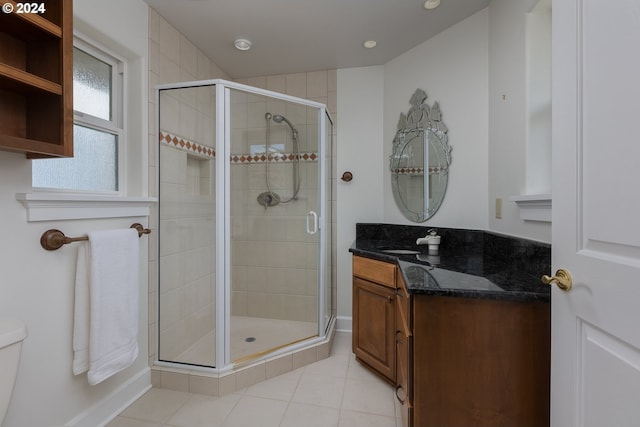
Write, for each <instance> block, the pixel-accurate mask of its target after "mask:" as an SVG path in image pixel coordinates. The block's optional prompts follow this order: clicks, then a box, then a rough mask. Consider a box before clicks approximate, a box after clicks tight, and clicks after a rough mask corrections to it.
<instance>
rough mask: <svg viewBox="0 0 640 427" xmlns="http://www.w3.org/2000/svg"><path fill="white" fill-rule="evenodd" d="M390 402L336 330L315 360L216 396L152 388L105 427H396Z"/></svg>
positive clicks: (386, 388)
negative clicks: (323, 353) (325, 352)
mask: <svg viewBox="0 0 640 427" xmlns="http://www.w3.org/2000/svg"><path fill="white" fill-rule="evenodd" d="M394 400H395V395H394V390H393V388H392V387H391V386H390V385H389V384H387V383H385V382H384V381H382V380H381V379H379V378H378V377H377V376H375V375H374V374H372V373H371V372H369V371H368V370H366V369H364V368H363V367H362V366H361V365H360V364H359V363H358V362H356V361H355V359H354V357H353V354H352V353H351V335H350V334H346V333H341V332H337V333H336V336H335V339H334V342H333V347H332V349H331V355H330V356H329V357H328V358H326V359H323V360H321V361H319V362H316V363H313V364H311V365H307V366H305V367H303V368H300V369H297V370H295V371H292V372H289V373H286V374H283V375H280V376H278V377H275V378H271V379H269V380H267V381H264V382H262V383H258V384H255V385H253V386H251V387H248V388H246V389H243V390H240V391H238V392H236V393H233V394H229V395H226V396H222V397H210V396H203V395H197V394H189V393H183V392H176V391H171V390H164V389H157V388H153V389H151V390H149V391H148V392H147V393H146V394H145V395H143V396H142V397H141V398H140V399H138V400H137V401H136V402H134V403H133V404H132V405H131V406H129V407H128V408H127V409H125V410H124V411H123V412H122V413H121V414H120V415H119V416H118V417H117V418H116V419H114V420H113V421H112V422H111V423H109V424H108V425H107V427H205V426H206V427H299V426H305V427H396V415H395V403H394Z"/></svg>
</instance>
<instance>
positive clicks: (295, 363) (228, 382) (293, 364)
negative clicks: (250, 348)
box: [151, 318, 336, 396]
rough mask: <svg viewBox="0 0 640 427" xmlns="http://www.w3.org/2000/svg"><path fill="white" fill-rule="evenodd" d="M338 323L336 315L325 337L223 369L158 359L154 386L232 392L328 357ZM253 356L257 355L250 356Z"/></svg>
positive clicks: (298, 342)
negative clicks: (216, 369)
mask: <svg viewBox="0 0 640 427" xmlns="http://www.w3.org/2000/svg"><path fill="white" fill-rule="evenodd" d="M335 324H336V321H335V318H332V319H331V320H330V321H329V326H328V328H327V334H326V336H324V337H318V336H317V335H315V336H312V335H311V336H308V337H307V338H304V339H299V340H296V341H292V342H290V343H288V344H287V345H283V346H278V347H276V348H272V349H270V351H269V352H264V353H265V354H255V355H251V354H248V355H247V356H245V359H243V360H237V359H236V361H234V364H233V366H231V367H229V369H228V370H224V371H220V370H219V371H215V370H213V369H211V368H206V367H202V366H193V365H183V364H178V363H170V362H161V361H156V362H155V364H154V365H153V366H152V367H151V385H152V386H153V387H156V388H164V389H170V390H176V391H183V392H188V393H196V394H206V395H210V396H223V395H226V394H229V393H233V392H235V391H237V390H242V389H243V388H246V387H249V386H251V385H253V384H256V383H259V382H262V381H265V380H267V379H270V378H273V377H276V376H278V375H282V374H285V373H287V372H290V371H293V370H295V369H298V368H301V367H303V366H306V365H308V364H310V363H314V362H317V361H319V360H322V359H325V358H327V357H329V353H330V351H331V344H332V342H333V337H334V335H335ZM247 336H248V335H247ZM242 340H244V338H242ZM250 355H251V356H254V357H251V358H249V357H248V356H250Z"/></svg>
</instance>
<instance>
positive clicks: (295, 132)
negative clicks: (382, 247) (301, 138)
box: [265, 113, 298, 138]
mask: <svg viewBox="0 0 640 427" xmlns="http://www.w3.org/2000/svg"><path fill="white" fill-rule="evenodd" d="M265 118H266V119H267V120H269V119H272V120H273V121H274V122H276V123H282V122H285V123H286V124H288V125H289V127H290V128H291V133H292V134H293V137H294V138H298V130H297V129H296V128H294V127H293V124H292V123H291V122H290V121H289V120H288V119H287V118H286V117H285V116H283V115H280V114H273V115H272V114H271V113H267V114H265Z"/></svg>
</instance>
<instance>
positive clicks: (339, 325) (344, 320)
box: [336, 316, 353, 333]
mask: <svg viewBox="0 0 640 427" xmlns="http://www.w3.org/2000/svg"><path fill="white" fill-rule="evenodd" d="M351 325H352V318H351V316H348V317H347V316H338V317H337V318H336V331H340V332H349V333H351V331H352V329H353V328H352V327H351Z"/></svg>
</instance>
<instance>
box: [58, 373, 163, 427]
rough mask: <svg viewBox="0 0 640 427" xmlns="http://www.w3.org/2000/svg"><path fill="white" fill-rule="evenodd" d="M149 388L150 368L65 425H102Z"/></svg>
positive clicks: (81, 426) (78, 426) (76, 426)
mask: <svg viewBox="0 0 640 427" xmlns="http://www.w3.org/2000/svg"><path fill="white" fill-rule="evenodd" d="M150 388H151V369H149V368H146V369H143V370H142V371H140V372H139V373H138V374H137V375H136V376H134V377H132V378H130V379H129V380H128V381H127V382H125V383H124V384H122V385H121V386H120V387H118V388H117V389H116V390H114V391H113V393H111V394H110V395H109V396H107V397H106V398H105V399H104V400H102V401H100V402H98V403H97V404H95V405H93V406H92V407H90V408H87V409H86V410H85V411H83V412H82V413H80V414H79V415H78V416H77V417H75V418H74V419H73V420H71V421H69V422H67V423H66V424H65V427H103V426H105V425H106V424H108V423H109V422H110V421H111V420H113V419H114V418H115V417H116V416H117V415H118V414H119V413H120V412H122V411H123V410H124V409H125V408H126V407H127V406H129V405H131V404H132V403H133V402H134V401H135V400H136V399H138V398H139V397H140V396H142V395H143V394H144V393H146V392H147V390H149V389H150Z"/></svg>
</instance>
